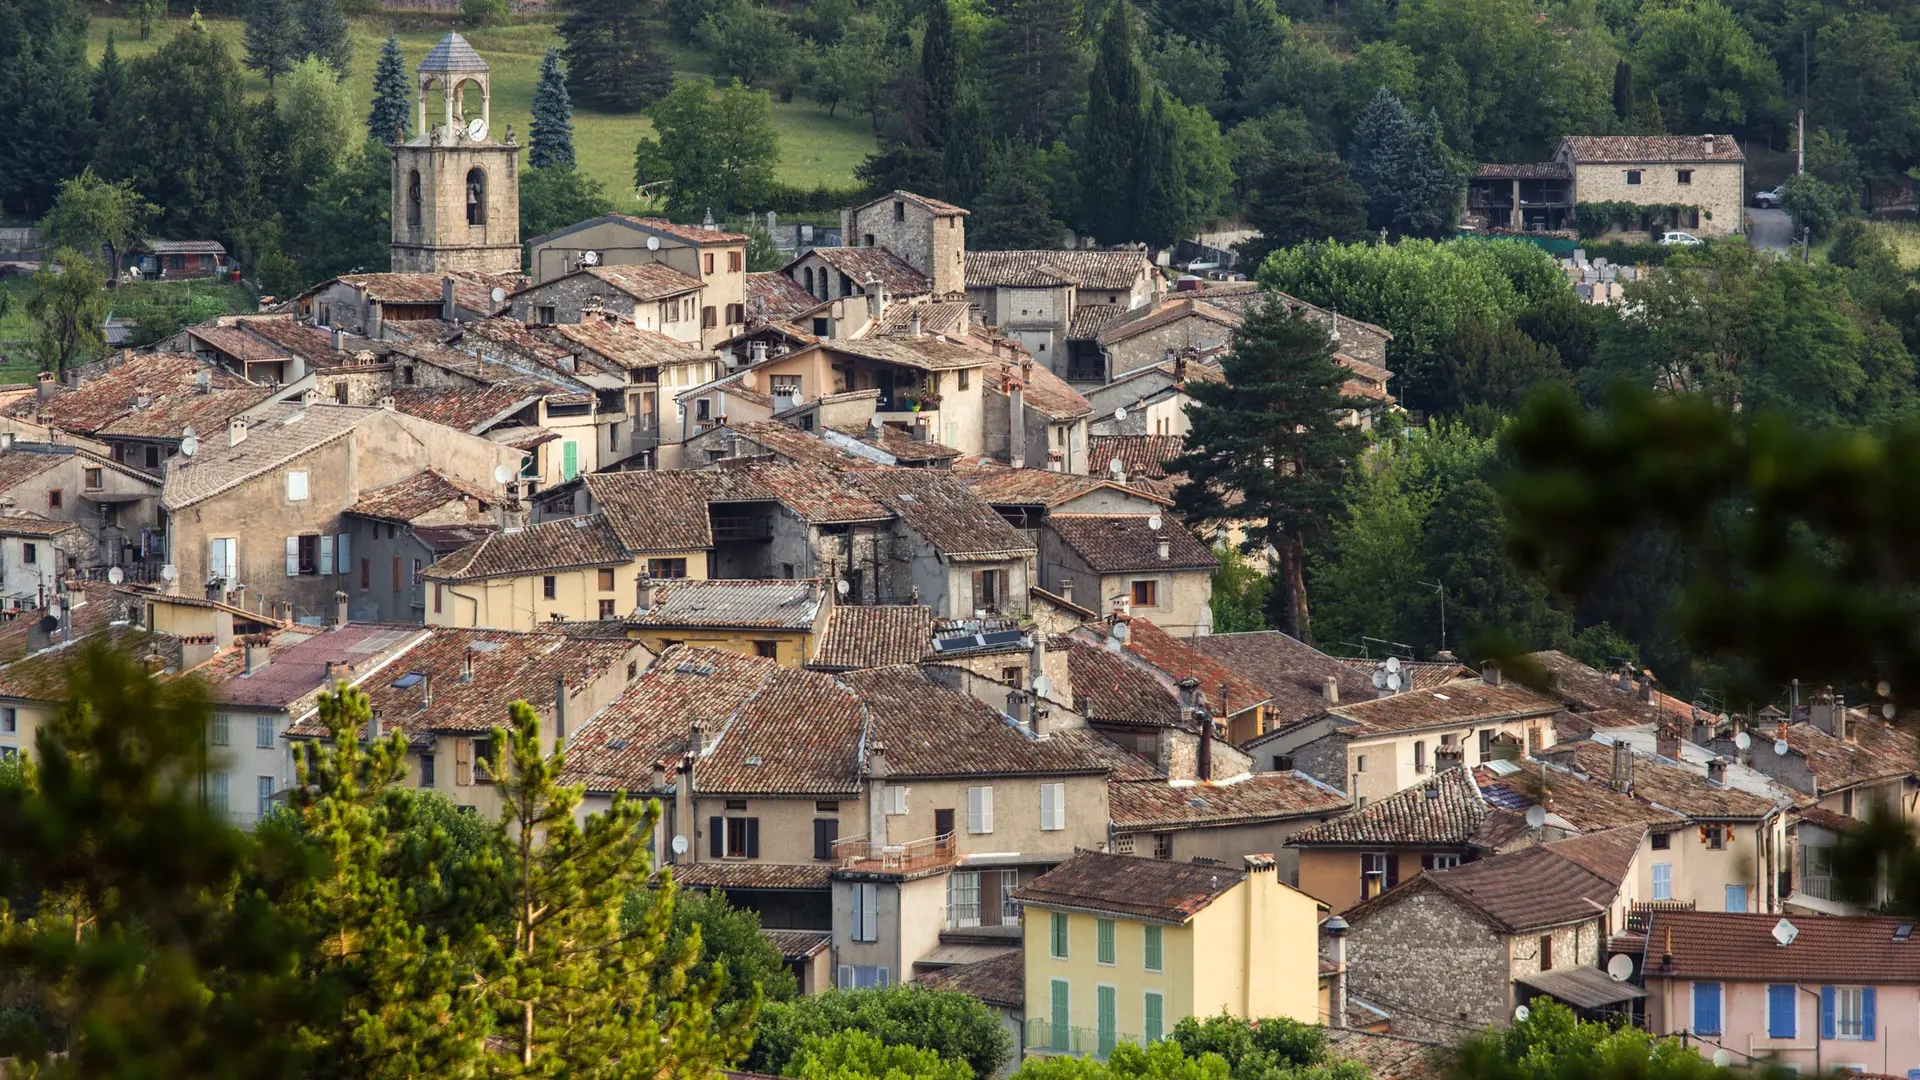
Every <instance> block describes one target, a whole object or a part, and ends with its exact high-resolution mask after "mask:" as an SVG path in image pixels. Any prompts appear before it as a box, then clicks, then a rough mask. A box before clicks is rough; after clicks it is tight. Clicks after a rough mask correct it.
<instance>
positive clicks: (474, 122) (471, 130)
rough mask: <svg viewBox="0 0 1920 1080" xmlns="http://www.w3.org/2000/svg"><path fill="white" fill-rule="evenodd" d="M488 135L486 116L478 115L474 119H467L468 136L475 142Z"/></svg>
mask: <svg viewBox="0 0 1920 1080" xmlns="http://www.w3.org/2000/svg"><path fill="white" fill-rule="evenodd" d="M486 137H487V118H486V117H484V116H476V117H474V118H473V119H471V120H469V121H467V138H469V139H472V140H473V141H474V142H479V141H480V140H481V139H484V138H486Z"/></svg>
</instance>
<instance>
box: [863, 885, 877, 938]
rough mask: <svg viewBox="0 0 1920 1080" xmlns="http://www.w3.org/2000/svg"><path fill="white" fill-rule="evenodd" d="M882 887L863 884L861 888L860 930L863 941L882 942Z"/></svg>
mask: <svg viewBox="0 0 1920 1080" xmlns="http://www.w3.org/2000/svg"><path fill="white" fill-rule="evenodd" d="M879 907H880V886H878V885H874V884H871V883H862V884H861V886H860V929H861V930H862V931H863V933H862V935H861V936H862V939H863V940H866V941H879V940H880V911H879Z"/></svg>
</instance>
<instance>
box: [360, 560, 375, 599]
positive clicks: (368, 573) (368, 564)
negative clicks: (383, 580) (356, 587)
mask: <svg viewBox="0 0 1920 1080" xmlns="http://www.w3.org/2000/svg"><path fill="white" fill-rule="evenodd" d="M372 587H373V560H372V559H364V558H363V559H361V560H360V591H361V592H365V591H367V590H368V589H370V588H372Z"/></svg>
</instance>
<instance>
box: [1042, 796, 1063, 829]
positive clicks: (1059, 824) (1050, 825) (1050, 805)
mask: <svg viewBox="0 0 1920 1080" xmlns="http://www.w3.org/2000/svg"><path fill="white" fill-rule="evenodd" d="M1066 827H1067V785H1065V784H1041V785H1040V831H1041V832H1059V831H1060V830H1062V829H1064V828H1066Z"/></svg>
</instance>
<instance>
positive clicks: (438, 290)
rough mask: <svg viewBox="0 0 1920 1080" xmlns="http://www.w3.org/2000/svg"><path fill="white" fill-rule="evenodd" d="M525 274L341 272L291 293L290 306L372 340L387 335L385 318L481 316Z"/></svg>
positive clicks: (412, 319)
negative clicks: (292, 294) (291, 302)
mask: <svg viewBox="0 0 1920 1080" xmlns="http://www.w3.org/2000/svg"><path fill="white" fill-rule="evenodd" d="M525 280H526V279H525V278H523V277H521V276H520V275H519V274H518V273H513V272H507V273H489V272H486V271H482V270H446V271H441V272H438V273H413V274H403V273H387V274H342V275H340V276H339V277H337V278H328V279H327V280H326V281H323V282H321V283H320V284H318V285H315V286H313V287H312V288H309V289H308V290H307V291H306V292H303V293H301V294H300V295H299V296H297V297H295V298H294V311H295V312H296V313H297V314H298V316H299V317H300V319H301V320H302V321H304V322H308V323H311V324H312V325H314V326H321V327H326V328H328V329H335V330H345V331H346V332H348V333H350V334H359V335H360V336H362V337H367V338H372V339H374V340H376V341H377V340H380V339H381V338H383V337H385V336H386V333H385V330H386V327H387V324H388V323H397V322H426V321H432V320H435V319H438V320H440V321H442V322H445V323H447V324H452V323H455V322H461V321H471V320H474V319H484V318H486V317H488V316H489V315H492V314H493V313H494V312H495V311H497V310H499V308H500V306H501V304H503V303H504V302H505V301H506V298H507V296H508V295H510V294H511V293H513V292H514V291H515V290H517V289H518V288H520V286H521V284H522V283H523V282H524V281H525ZM495 293H498V294H499V297H500V298H499V299H498V300H496V299H494V294H495Z"/></svg>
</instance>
